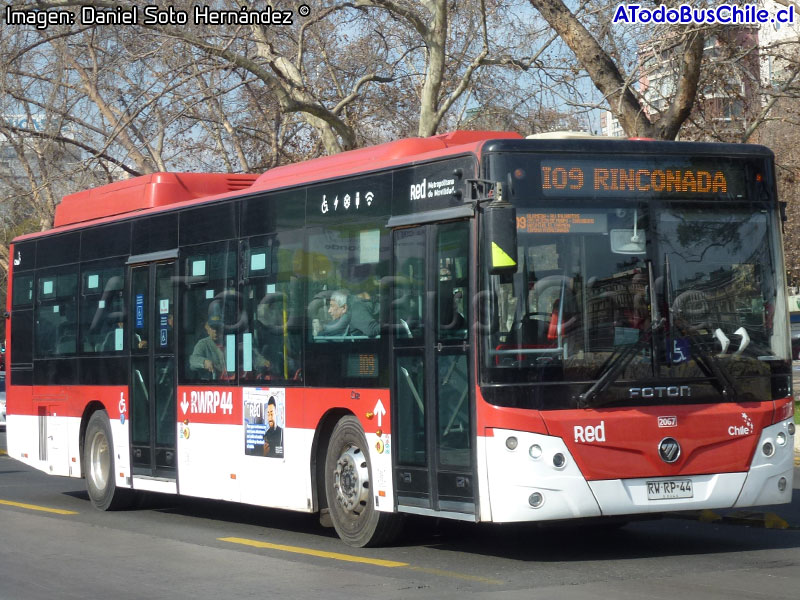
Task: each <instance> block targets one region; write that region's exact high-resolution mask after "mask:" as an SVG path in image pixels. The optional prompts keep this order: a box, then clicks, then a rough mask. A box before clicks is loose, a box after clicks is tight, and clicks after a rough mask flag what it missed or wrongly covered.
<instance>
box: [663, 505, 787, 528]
mask: <svg viewBox="0 0 800 600" xmlns="http://www.w3.org/2000/svg"><path fill="white" fill-rule="evenodd" d="M673 516H678V517H682V518H685V519H689V520H690V521H699V522H700V523H719V524H724V525H744V526H746V527H760V528H762V529H793V530H798V529H800V527H798V526H795V525H790V524H789V522H788V521H786V520H785V519H783V518H782V517H781V516H780V515H777V514H775V513H774V512H758V511H748V510H737V511H735V512H732V513H728V514H724V515H721V514H719V513H716V512H714V511H713V510H709V509H704V510H698V511H690V512H685V513H675V514H674V515H673Z"/></svg>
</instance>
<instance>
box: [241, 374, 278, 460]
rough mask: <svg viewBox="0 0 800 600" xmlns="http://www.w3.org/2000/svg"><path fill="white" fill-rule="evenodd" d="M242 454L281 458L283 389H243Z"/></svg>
mask: <svg viewBox="0 0 800 600" xmlns="http://www.w3.org/2000/svg"><path fill="white" fill-rule="evenodd" d="M243 399H244V411H243V414H244V453H245V454H246V455H248V456H266V457H269V458H281V459H282V458H283V457H284V454H283V429H284V427H285V426H286V390H285V389H284V388H245V389H244V390H243Z"/></svg>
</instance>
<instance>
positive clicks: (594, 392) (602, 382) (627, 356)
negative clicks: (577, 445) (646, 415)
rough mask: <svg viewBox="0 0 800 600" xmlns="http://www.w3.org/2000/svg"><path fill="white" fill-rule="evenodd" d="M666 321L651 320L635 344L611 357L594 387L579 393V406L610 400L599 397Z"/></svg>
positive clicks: (589, 405)
mask: <svg viewBox="0 0 800 600" xmlns="http://www.w3.org/2000/svg"><path fill="white" fill-rule="evenodd" d="M664 323H665V319H664V318H660V319H659V320H658V322H655V321H651V324H650V327H648V328H647V329H646V330H645V331H644V333H643V334H642V337H640V338H639V340H637V342H636V343H635V344H631V345H630V346H626V347H625V349H624V350H623V351H622V352H620V353H619V354H617V356H616V357H614V358H613V359H611V361H610V362H609V363H607V365H608V366H607V367H606V369H605V370H604V371H603V374H602V375H601V376H600V377H599V378H598V379H597V381H595V382H594V384H592V387H590V388H589V389H588V390H586V391H585V392H583V393H582V394H579V395H578V398H577V403H578V408H589V407H591V406H602V405H603V404H607V403H608V402H598V401H597V398H598V397H599V396H600V395H601V394H602V393H603V392H605V391H606V390H607V389H608V387H609V386H610V385H611V384H612V383H614V382H615V381H616V380H617V379H618V378H619V376H620V374H621V373H622V372H623V371H624V370H625V367H627V366H628V364H630V362H631V360H633V357H634V356H636V354H637V353H638V352H639V351H640V350H641V349H642V348H644V347H645V345H646V344H648V343H650V340H651V339H652V337H653V334H654V333H656V332H658V331H660V330H661V329H663V328H664Z"/></svg>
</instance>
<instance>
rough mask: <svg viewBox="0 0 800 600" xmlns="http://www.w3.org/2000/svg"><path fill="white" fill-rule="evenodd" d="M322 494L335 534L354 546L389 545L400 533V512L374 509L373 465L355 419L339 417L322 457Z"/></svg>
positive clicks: (364, 439) (362, 432)
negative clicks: (323, 479)
mask: <svg viewBox="0 0 800 600" xmlns="http://www.w3.org/2000/svg"><path fill="white" fill-rule="evenodd" d="M325 495H326V498H327V501H328V508H329V511H330V513H329V515H330V518H331V520H332V521H333V526H334V528H335V529H336V533H338V534H339V537H340V538H341V539H342V541H344V542H345V543H346V544H348V545H350V546H354V547H356V548H363V547H365V546H380V545H383V544H388V543H390V542H391V541H392V540H394V539H395V538H396V537H397V535H398V534H399V533H400V527H401V520H400V515H398V514H395V513H386V512H379V511H377V510H376V509H375V505H374V502H373V491H372V466H371V465H370V461H369V454H368V453H367V440H366V438H365V437H364V431H363V430H362V429H361V424H360V423H359V422H358V419H356V418H355V417H353V416H351V415H349V416H346V417H343V418H342V419H340V420H339V422H338V423H337V424H336V426H335V427H334V429H333V432H332V433H331V438H330V441H329V443H328V451H327V453H326V456H325Z"/></svg>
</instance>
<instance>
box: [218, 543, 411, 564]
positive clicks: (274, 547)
mask: <svg viewBox="0 0 800 600" xmlns="http://www.w3.org/2000/svg"><path fill="white" fill-rule="evenodd" d="M217 539H218V540H219V541H220V542H230V543H231V544H241V545H243V546H252V547H253V548H269V549H270V550H280V551H282V552H293V553H294V554H306V555H308V556H318V557H320V558H331V559H333V560H344V561H348V562H357V563H365V564H368V565H377V566H379V567H389V568H394V567H407V566H408V563H404V562H397V561H394V560H382V559H379V558H365V557H363V556H353V555H352V554H340V553H338V552H324V551H322V550H314V549H312V548H302V547H300V546H285V545H283V544H270V543H269V542H259V541H257V540H248V539H245V538H238V537H227V538H217Z"/></svg>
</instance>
